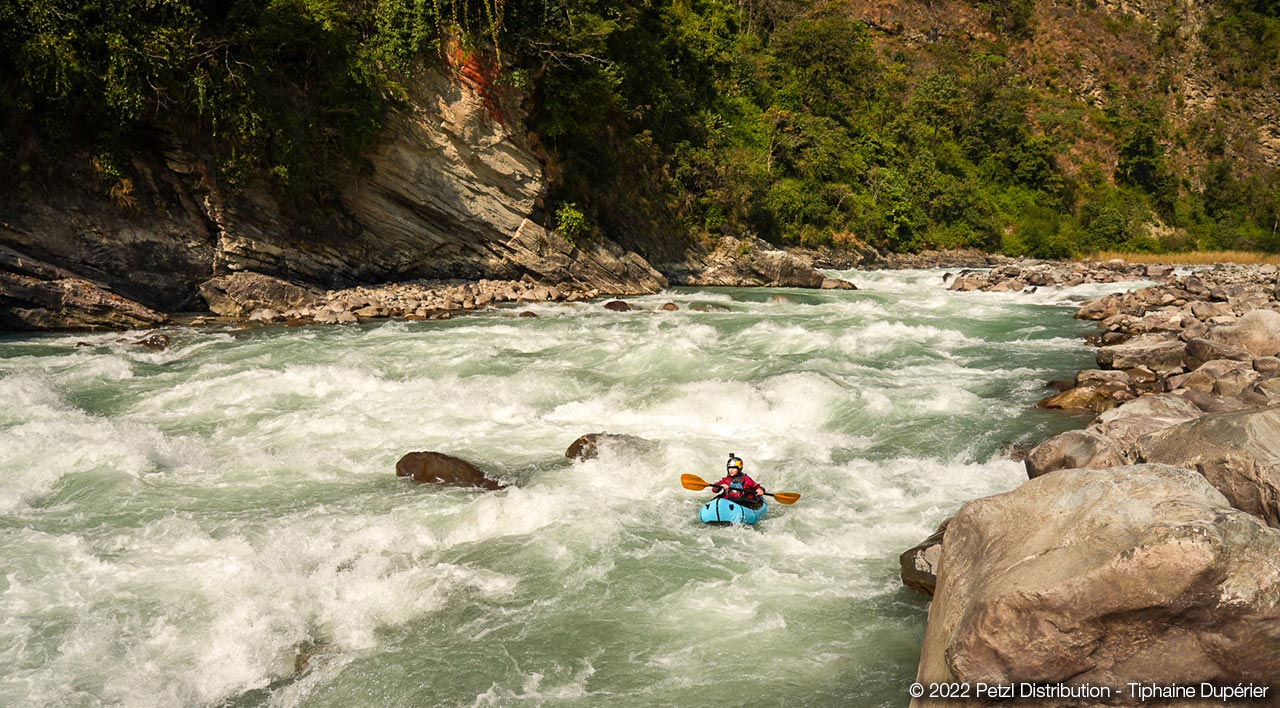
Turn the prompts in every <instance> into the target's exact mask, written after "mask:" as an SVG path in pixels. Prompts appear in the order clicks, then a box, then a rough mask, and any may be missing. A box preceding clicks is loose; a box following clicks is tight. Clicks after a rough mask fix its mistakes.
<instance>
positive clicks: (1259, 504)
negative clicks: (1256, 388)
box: [1135, 406, 1280, 526]
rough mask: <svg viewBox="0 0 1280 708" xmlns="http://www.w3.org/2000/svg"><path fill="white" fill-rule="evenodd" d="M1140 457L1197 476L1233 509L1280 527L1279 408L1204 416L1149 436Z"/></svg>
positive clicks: (1139, 449) (1142, 443)
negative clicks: (1212, 487)
mask: <svg viewBox="0 0 1280 708" xmlns="http://www.w3.org/2000/svg"><path fill="white" fill-rule="evenodd" d="M1135 451H1136V453H1137V455H1138V457H1139V459H1141V460H1143V461H1145V462H1163V463H1167V464H1176V465H1182V466H1185V467H1188V468H1190V469H1193V470H1196V471H1198V472H1199V473H1200V474H1202V475H1204V477H1205V478H1206V479H1207V480H1209V483H1210V484H1212V485H1213V486H1214V488H1215V489H1217V490H1218V491H1219V492H1222V494H1223V495H1224V496H1225V497H1226V498H1227V500H1228V501H1230V502H1231V505H1232V506H1233V507H1235V508H1237V509H1240V510H1242V511H1246V512H1248V513H1250V514H1253V515H1254V516H1257V517H1258V518H1261V519H1263V520H1265V521H1266V522H1267V524H1269V525H1271V526H1280V406H1273V407H1270V408H1263V409H1255V410H1243V411H1234V412H1227V413H1209V414H1205V415H1204V416H1202V417H1201V418H1199V419H1197V420H1194V421H1189V422H1187V423H1182V424H1180V425H1176V426H1173V427H1170V428H1167V429H1165V430H1162V431H1158V432H1155V433H1152V434H1150V435H1146V436H1144V437H1143V438H1142V439H1140V440H1139V441H1138V444H1137V446H1136V447H1135Z"/></svg>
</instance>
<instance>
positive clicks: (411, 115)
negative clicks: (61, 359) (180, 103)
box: [0, 70, 665, 327]
mask: <svg viewBox="0 0 1280 708" xmlns="http://www.w3.org/2000/svg"><path fill="white" fill-rule="evenodd" d="M504 110H505V115H504ZM514 113H515V112H514V111H512V110H511V109H510V108H505V109H501V108H499V107H497V106H496V105H495V104H494V101H493V100H492V99H491V98H490V97H487V96H485V95H484V91H483V89H482V88H481V87H480V86H479V85H478V84H477V82H476V81H475V80H473V79H472V78H470V77H468V76H467V75H465V74H464V75H462V76H454V75H452V74H451V73H446V72H445V71H444V70H440V71H437V72H434V73H428V74H425V75H422V76H420V77H418V81H417V82H416V84H415V85H414V86H413V88H412V93H411V96H410V101H409V104H408V105H407V106H406V107H404V108H402V109H400V110H398V111H396V112H395V113H393V114H392V115H391V116H389V119H388V124H387V129H386V130H385V131H384V132H383V138H382V140H381V142H379V143H378V144H377V145H376V146H374V148H373V149H372V150H371V151H370V152H369V153H368V154H367V156H366V157H367V161H368V170H367V172H366V173H365V174H361V175H358V176H356V177H355V178H353V179H352V181H351V183H350V185H349V187H348V188H347V189H346V190H345V192H344V193H343V194H342V195H341V199H340V204H337V205H330V206H328V207H325V208H323V209H320V210H319V211H318V213H315V212H313V213H307V214H297V213H290V212H289V211H288V210H286V208H284V207H283V206H282V205H281V203H280V202H279V201H278V200H277V199H276V197H275V196H274V195H273V192H272V190H271V189H270V188H269V187H268V185H266V184H252V185H249V186H247V187H242V188H240V189H237V190H234V191H232V190H228V189H224V188H222V187H221V186H220V185H218V184H217V182H216V180H215V179H214V177H213V176H212V174H211V171H210V169H209V168H208V166H207V164H206V163H205V162H204V161H203V160H201V159H200V158H199V157H198V156H196V155H195V154H193V153H192V151H190V150H189V149H187V148H186V147H185V146H183V145H182V144H181V143H179V142H178V141H177V139H176V138H174V137H173V136H171V135H157V136H156V139H155V143H154V149H153V150H152V151H150V152H149V153H147V154H138V155H136V156H135V158H134V160H133V168H134V172H135V174H136V177H137V178H136V179H135V180H133V183H132V187H133V189H132V190H131V191H130V192H128V193H127V194H117V195H115V197H114V198H111V197H107V196H104V195H103V192H102V190H100V189H95V186H96V185H97V183H98V181H99V180H97V179H95V175H94V174H93V172H92V170H91V169H90V168H89V167H88V166H87V164H85V165H83V166H78V165H76V164H75V163H74V161H69V164H67V165H64V171H62V172H61V173H59V174H56V175H52V176H50V177H49V178H48V179H47V180H46V181H45V182H46V183H45V184H44V185H42V186H41V187H40V188H35V187H27V188H25V189H22V190H19V191H17V192H14V193H10V194H8V195H7V196H2V197H0V245H4V246H8V247H9V248H11V249H13V251H14V252H15V256H14V258H18V257H23V258H26V259H27V261H32V260H35V261H40V262H43V263H44V264H45V265H47V266H49V267H47V268H44V269H43V271H41V272H53V271H52V270H50V268H55V269H60V270H59V272H60V273H61V274H62V275H63V276H67V275H70V274H74V275H76V276H80V277H82V278H86V279H88V280H89V281H92V282H93V283H95V284H97V285H98V286H101V287H103V288H106V289H107V290H109V291H111V292H114V293H116V294H118V295H120V296H124V297H126V298H130V299H133V300H136V301H138V302H139V303H142V304H144V305H146V306H148V307H151V308H154V309H157V310H162V311H177V310H189V309H204V303H203V301H202V300H201V299H200V298H199V295H198V286H199V284H200V283H202V282H204V281H206V280H208V279H210V278H212V277H214V276H217V275H223V274H226V273H230V272H237V271H253V272H258V273H263V274H268V275H273V276H276V277H280V278H284V279H286V280H291V281H296V282H302V283H308V284H316V285H322V286H345V285H352V284H356V283H376V282H384V281H395V280H405V279H415V278H495V279H519V278H521V277H524V276H529V277H531V278H533V279H535V280H538V281H541V282H546V283H549V284H556V285H569V286H572V287H577V288H581V289H583V290H588V289H592V288H594V289H597V290H599V291H600V292H602V293H611V294H635V293H640V292H652V291H654V290H656V289H657V288H659V287H661V286H662V285H664V284H665V280H664V279H663V278H662V276H661V275H659V274H658V273H657V272H656V271H654V270H653V269H652V268H651V267H650V266H649V264H648V263H647V262H645V261H644V259H643V258H640V257H639V256H636V255H635V254H629V253H627V252H625V251H624V250H623V249H622V248H621V247H619V246H618V245H617V244H614V243H611V242H607V241H604V242H601V241H596V242H593V243H591V244H583V245H582V246H581V247H579V246H575V245H574V244H570V243H567V242H566V241H565V240H564V239H563V238H561V237H560V236H559V235H557V234H554V233H552V232H548V231H547V230H546V229H545V228H543V227H542V226H541V225H539V224H538V223H536V221H534V218H535V216H536V214H537V211H538V209H539V207H540V206H541V200H542V197H543V194H544V193H545V190H546V186H547V185H546V178H545V175H544V172H543V168H542V165H541V163H540V162H539V160H538V158H537V157H536V156H535V155H534V153H533V150H532V149H531V147H530V146H529V145H528V143H527V141H526V140H525V136H524V134H523V128H522V127H521V126H522V121H521V120H520V116H519V115H518V114H514ZM513 114H514V115H513ZM66 271H70V274H68V273H67V272H66ZM18 277H23V278H30V277H32V276H31V274H30V273H29V272H24V273H19V272H17V271H16V270H14V269H6V268H4V267H3V264H0V285H3V284H4V282H8V281H14V279H15V278H18ZM24 283H25V286H24V287H26V289H25V290H24V289H23V288H19V287H8V288H2V289H0V307H4V308H5V309H6V310H16V309H23V308H30V307H33V306H34V305H33V303H30V302H26V301H24V299H23V296H22V295H21V293H23V292H27V291H29V290H30V283H26V282H25V281H24ZM11 284H12V283H11ZM45 300H46V301H45V302H44V304H43V305H41V307H43V308H44V309H46V310H48V309H49V306H50V302H48V298H46V299H45ZM67 306H68V307H71V306H72V305H71V304H67ZM54 309H55V310H56V307H55V308H54ZM20 319H21V318H20ZM51 321H53V320H51V319H50V317H49V316H45V317H42V318H40V319H39V320H38V321H37V320H33V319H30V318H28V321H27V322H26V324H27V326H33V327H46V326H49V323H50V322H51ZM10 324H11V325H12V324H13V322H11V323H10ZM113 324H114V323H113V322H112V321H110V320H108V321H103V322H100V323H97V325H95V324H94V321H93V320H92V319H90V320H87V321H86V320H85V319H84V318H76V317H69V318H68V325H67V326H77V327H79V326H113ZM19 326H21V322H19Z"/></svg>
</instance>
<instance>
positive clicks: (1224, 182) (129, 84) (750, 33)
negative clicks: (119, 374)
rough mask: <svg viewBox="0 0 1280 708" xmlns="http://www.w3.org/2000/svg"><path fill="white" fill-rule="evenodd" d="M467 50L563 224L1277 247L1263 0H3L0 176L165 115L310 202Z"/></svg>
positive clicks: (958, 243) (102, 166) (696, 234)
mask: <svg viewBox="0 0 1280 708" xmlns="http://www.w3.org/2000/svg"><path fill="white" fill-rule="evenodd" d="M459 57H464V59H463V60H462V61H460V60H459ZM467 62H470V63H472V64H480V65H483V66H485V67H489V68H490V69H491V70H490V71H487V72H485V74H486V76H491V77H492V81H491V84H490V85H488V86H487V90H489V91H491V92H493V95H494V96H499V95H501V96H503V97H507V100H515V101H517V102H519V103H520V104H522V106H523V109H522V111H521V115H522V118H521V119H522V120H524V121H525V122H526V124H527V129H528V131H529V134H530V136H531V139H532V140H534V141H535V142H536V144H537V146H538V149H539V151H540V154H541V155H542V158H543V159H544V160H545V163H546V167H547V173H548V175H549V176H550V179H551V188H550V193H549V194H548V195H547V198H546V200H545V207H544V209H545V214H544V215H543V216H544V220H545V222H546V223H547V224H548V225H549V226H552V227H556V228H558V229H559V230H560V231H561V232H562V233H564V234H565V235H566V236H569V237H571V238H583V237H589V236H590V235H591V234H592V233H599V234H604V235H608V236H610V237H611V238H616V239H618V240H620V241H622V242H623V243H626V242H627V240H628V239H629V238H631V237H634V236H636V235H639V234H645V233H664V234H670V235H673V236H675V237H678V238H681V239H687V240H691V241H696V240H711V239H714V238H717V237H719V236H721V235H735V236H744V235H755V236H759V237H761V238H764V239H766V240H768V241H770V242H773V243H776V244H780V245H806V246H818V245H824V244H837V245H838V244H841V243H852V242H860V243H868V244H872V245H875V246H877V247H881V248H885V249H888V250H893V251H916V250H920V249H925V248H953V247H976V248H980V249H984V250H988V251H1002V252H1004V253H1007V254H1009V255H1033V256H1040V257H1069V256H1074V255H1079V254H1084V253H1093V252H1097V251H1101V250H1122V251H1130V252H1132V251H1139V252H1153V253H1154V252H1173V251H1195V250H1205V249H1238V250H1255V251H1256V250H1261V251H1269V252H1280V232H1278V229H1280V98H1278V97H1280V0H1215V1H1214V2H1211V3H1206V4H1199V5H1195V6H1186V5H1184V4H1180V3H1174V2H1172V0H1138V1H1137V2H1120V1H1119V0H991V1H989V2H985V1H984V2H977V1H973V0H831V1H827V2H799V1H796V0H643V1H640V2H627V3H618V2H605V1H603V0H523V1H521V0H266V1H261V0H112V1H110V2H108V1H105V0H9V1H8V2H5V3H3V4H0V188H3V189H7V190H20V189H22V188H24V187H29V186H30V185H32V184H36V183H39V182H40V180H42V179H44V176H45V175H47V173H48V172H49V171H51V170H56V169H58V166H59V165H61V164H65V160H66V159H69V156H83V159H84V160H85V161H87V162H88V163H89V164H91V165H92V172H93V174H95V175H96V187H95V188H97V189H100V190H102V192H103V194H104V195H106V196H108V197H110V198H111V199H113V200H114V201H116V202H117V203H119V204H120V205H121V208H122V209H127V208H128V207H129V204H130V195H131V192H132V190H134V189H135V188H137V185H136V183H135V180H136V179H137V176H136V175H135V174H133V167H132V160H131V155H132V154H133V153H134V151H135V150H137V149H138V148H139V146H141V145H145V144H147V143H148V142H150V141H154V140H155V137H156V135H158V134H165V133H167V134H171V135H175V136H178V137H180V138H181V139H182V140H183V141H185V142H186V143H187V144H190V145H192V146H195V148H196V149H197V150H198V151H199V152H200V153H201V154H202V155H203V156H205V157H206V158H207V159H208V160H209V161H210V163H211V164H213V165H214V166H215V167H216V170H217V174H218V178H219V179H220V180H221V182H222V183H223V184H225V185H230V186H232V188H234V186H235V185H236V184H241V183H246V182H247V180H248V178H249V177H250V176H256V177H265V178H266V179H267V180H268V181H269V183H270V184H271V185H272V189H273V190H275V191H276V192H277V193H278V194H279V195H280V197H281V198H282V199H286V200H290V201H292V202H294V203H298V204H312V203H319V204H323V203H326V202H332V201H333V200H334V199H335V194H336V192H337V190H338V189H339V188H340V187H341V185H342V184H343V183H344V182H345V181H347V180H349V179H351V178H352V177H353V176H357V177H358V175H359V174H360V172H361V170H362V169H365V166H364V165H363V164H362V158H361V155H362V153H363V152H364V151H365V150H367V148H368V147H369V146H370V145H371V144H372V143H373V141H375V140H377V137H378V134H379V131H380V129H381V128H382V126H383V125H384V121H385V119H386V117H387V115H388V113H389V112H390V111H394V110H396V108H397V107H398V106H399V105H401V104H402V103H403V102H404V101H405V100H406V99H405V96H406V89H405V87H406V85H408V83H409V82H410V81H412V77H413V76H414V74H415V72H417V71H421V70H422V69H423V68H424V67H430V66H439V65H441V64H442V63H443V64H449V65H464V64H466V63H467ZM510 97H514V99H511V98H510ZM495 119H496V120H498V119H502V116H500V115H498V116H495Z"/></svg>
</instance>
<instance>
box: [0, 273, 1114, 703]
mask: <svg viewBox="0 0 1280 708" xmlns="http://www.w3.org/2000/svg"><path fill="white" fill-rule="evenodd" d="M942 272H943V271H938V270H921V271H898V272H874V273H863V272H844V273H833V274H834V275H843V276H846V277H849V278H850V279H852V280H854V281H855V282H856V283H857V284H858V286H859V287H860V288H861V289H860V290H858V291H804V290H786V289H735V288H681V289H673V290H669V291H665V292H663V293H660V294H657V295H653V296H648V297H641V298H634V299H632V300H631V303H632V304H633V305H635V306H637V307H638V308H639V311H635V312H626V313H616V312H610V311H607V310H605V309H604V308H603V307H601V305H600V303H598V302H596V303H577V304H556V303H547V304H540V305H536V306H533V307H531V308H528V309H532V310H534V311H535V312H536V313H537V314H538V315H539V317H538V318H514V317H512V316H511V315H512V314H513V313H514V312H515V310H498V311H491V312H486V313H481V314H478V315H474V316H468V317H460V318H457V319H453V320H449V321H430V322H406V321H393V322H381V323H374V324H366V325H361V326H354V327H303V328H284V327H273V328H260V329H251V330H243V331H230V330H228V331H216V330H203V331H202V330H194V329H174V330H172V331H171V332H170V336H171V337H172V339H173V346H172V347H171V348H170V349H168V350H166V351H163V352H153V351H149V350H147V349H145V348H142V347H140V346H137V345H132V344H124V343H118V342H117V340H118V339H120V338H121V336H122V335H120V334H118V333H110V334H91V335H84V334H76V335H56V336H49V335H39V336H15V335H6V336H5V337H4V338H3V339H0V401H3V408H0V705H5V706H59V707H62V706H85V707H96V706H127V707H129V708H134V707H137V708H153V707H154V708H162V707H163V708H171V707H173V706H234V707H237V708H249V707H256V706H264V707H265V706H272V707H298V708H302V707H306V708H320V707H326V708H329V707H331V708H358V707H365V706H368V707H375V706H376V707H383V706H404V707H410V706H509V705H520V706H524V705H530V706H542V705H546V706H604V705H609V706H637V707H639V706H645V707H648V706H688V707H702V706H739V705H768V706H783V705H785V706H903V705H905V704H906V703H907V701H908V697H907V693H906V689H907V685H908V684H909V683H910V681H911V680H912V677H913V676H914V674H915V668H916V662H917V660H918V658H919V646H920V641H921V638H922V636H923V633H924V625H925V618H926V614H927V602H926V601H925V599H924V598H922V597H919V596H917V595H915V594H914V593H912V592H910V591H908V590H906V589H904V588H903V587H902V585H901V581H900V580H899V577H898V554H899V553H900V552H901V551H903V550H904V549H906V548H909V547H911V546H913V545H915V544H916V543H917V542H919V541H920V540H922V539H923V538H924V537H926V536H928V535H929V533H931V532H932V531H933V529H934V527H935V526H936V525H937V524H938V523H939V522H941V521H942V520H943V519H945V518H946V517H947V516H949V515H950V514H952V513H954V511H955V510H956V509H957V508H958V507H959V505H960V504H962V503H963V502H964V501H966V500H969V499H972V498H975V497H979V496H984V495H988V494H994V493H999V492H1002V491H1006V490H1008V489H1011V488H1013V487H1014V486H1016V485H1017V484H1018V483H1019V482H1020V481H1021V480H1023V479H1025V472H1024V471H1023V467H1022V464H1021V463H1018V462H1014V461H1011V460H1010V459H1008V457H1007V456H1006V455H1005V454H1003V453H1002V449H1004V448H1005V447H1006V446H1008V445H1009V444H1011V443H1034V442H1038V441H1040V440H1042V439H1044V438H1046V437H1048V436H1050V435H1052V434H1054V433H1056V432H1058V431H1060V430H1064V429H1068V428H1073V427H1079V426H1080V425H1081V421H1080V420H1079V419H1078V418H1072V417H1070V416H1067V415H1064V414H1062V413H1057V412H1049V411H1042V410H1038V409H1035V408H1034V407H1033V404H1034V403H1035V401H1037V400H1038V399H1040V398H1042V397H1044V396H1045V395H1046V391H1045V389H1044V384H1045V382H1046V380H1049V379H1054V378H1064V377H1069V376H1070V375H1072V374H1073V373H1074V372H1075V371H1076V370H1077V369H1080V368H1084V367H1086V366H1087V365H1088V364H1089V362H1090V361H1091V353H1090V351H1089V350H1087V349H1086V347H1085V346H1084V345H1083V343H1082V342H1081V340H1080V338H1079V335H1080V334H1081V333H1082V332H1084V331H1087V330H1090V329H1091V328H1092V325H1091V324H1088V323H1082V322H1079V321H1075V320H1073V319H1072V318H1071V314H1072V312H1073V307H1074V304H1075V303H1077V302H1079V301H1081V300H1083V299H1085V298H1086V297H1095V296H1097V295H1099V294H1101V293H1102V292H1105V291H1106V289H1105V288H1104V287H1103V286H1086V287H1081V288H1073V289H1045V290H1041V291H1040V292H1039V293H1036V294H1032V295H1012V294H992V293H965V294H960V293H951V292H949V291H947V290H946V289H945V285H944V284H943V282H942ZM1111 289H1115V286H1112V288H1111ZM666 302H674V303H676V304H677V305H679V307H680V309H679V311H676V312H666V311H661V310H659V309H658V308H659V306H660V305H662V304H663V303H666ZM693 306H699V307H700V308H702V310H707V309H709V310H710V311H702V310H699V309H693ZM132 338H133V339H137V338H138V337H137V336H136V335H135V336H133V337H132ZM79 342H86V343H88V344H90V345H92V346H87V347H77V346H76V344H77V343H79ZM604 431H607V432H612V433H627V434H631V435H636V436H640V437H643V438H647V439H649V440H652V441H655V442H657V443H659V445H658V447H657V449H656V450H654V451H651V452H647V453H635V452H628V451H626V450H619V449H612V448H607V447H606V448H605V449H604V450H603V451H602V453H601V455H600V456H599V457H598V458H596V459H594V460H590V461H586V462H574V463H571V462H569V461H568V460H566V459H565V457H564V451H565V448H566V447H568V445H569V444H570V443H571V442H573V441H574V439H575V438H577V437H578V436H580V435H583V434H586V433H593V432H604ZM414 450H436V451H440V452H446V453H449V454H453V455H457V456H459V457H463V458H465V459H467V460H470V461H472V462H473V463H475V464H477V465H478V466H480V467H481V468H482V469H485V470H486V471H488V472H489V473H490V474H491V475H493V476H496V477H498V478H500V479H501V480H502V481H503V482H505V483H507V484H510V485H511V486H510V487H509V488H508V489H506V490H503V491H499V492H482V491H476V490H467V489H457V488H438V487H432V486H426V485H416V484H414V483H412V482H410V481H408V480H405V479H399V478H397V477H396V476H395V474H394V468H395V463H396V460H397V459H398V458H399V457H400V456H401V455H403V454H404V453H406V452H410V451H414ZM729 453H736V454H737V455H738V456H740V457H742V458H743V459H744V460H745V461H746V471H747V472H748V474H751V475H752V476H753V477H754V478H755V479H757V480H758V481H760V482H761V483H762V484H764V485H765V486H766V487H768V488H769V489H770V490H772V491H793V492H799V493H801V495H802V498H801V499H800V501H799V502H798V503H796V504H794V505H791V506H783V505H781V504H773V505H771V508H770V511H769V514H768V516H767V518H766V519H765V520H764V521H762V522H761V524H760V525H759V527H758V528H755V529H750V528H712V527H706V526H703V525H701V524H699V523H698V522H697V521H696V512H697V505H698V501H699V500H701V499H706V498H707V497H709V496H710V493H709V492H690V491H687V490H685V489H683V488H682V487H681V486H680V483H679V478H680V475H681V474H682V473H689V472H691V473H694V474H698V475H701V476H702V477H704V478H705V479H708V480H714V479H718V478H719V477H720V476H721V475H723V470H724V461H725V459H726V457H727V456H728V454H729Z"/></svg>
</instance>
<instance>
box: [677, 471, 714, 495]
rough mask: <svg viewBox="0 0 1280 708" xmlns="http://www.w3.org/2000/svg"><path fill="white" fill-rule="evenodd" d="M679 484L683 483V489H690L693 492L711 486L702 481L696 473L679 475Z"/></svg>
mask: <svg viewBox="0 0 1280 708" xmlns="http://www.w3.org/2000/svg"><path fill="white" fill-rule="evenodd" d="M680 484H681V485H683V486H684V488H685V489H692V490H693V491H695V492H696V491H698V490H699V489H706V488H707V487H710V486H711V484H710V483H709V482H706V481H704V480H703V479H702V478H701V477H699V476H698V475H696V474H682V475H680Z"/></svg>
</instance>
